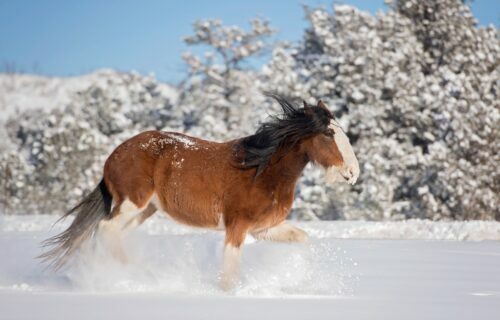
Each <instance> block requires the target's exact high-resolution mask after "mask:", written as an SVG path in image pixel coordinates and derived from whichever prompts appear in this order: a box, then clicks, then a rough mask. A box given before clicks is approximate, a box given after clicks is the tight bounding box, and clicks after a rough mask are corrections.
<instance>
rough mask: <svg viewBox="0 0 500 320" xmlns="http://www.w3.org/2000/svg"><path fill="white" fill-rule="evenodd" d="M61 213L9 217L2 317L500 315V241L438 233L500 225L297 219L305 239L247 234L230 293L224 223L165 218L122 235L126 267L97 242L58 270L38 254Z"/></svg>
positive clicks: (487, 234)
mask: <svg viewBox="0 0 500 320" xmlns="http://www.w3.org/2000/svg"><path fill="white" fill-rule="evenodd" d="M56 218H57V217H55V216H33V215H26V216H0V252H1V260H0V310H1V311H0V319H11V318H22V319H68V318H70V319H90V318H95V319H100V318H108V319H109V318H111V319H114V318H117V319H137V318H144V319H154V318H157V319H165V318H170V319H180V318H182V319H200V318H207V319H212V318H216V319H255V318H264V319H266V318H269V319H270V318H273V319H281V318H287V319H304V318H308V319H309V318H314V319H334V318H336V319H351V318H370V319H423V318H425V319H432V318H436V319H438V318H442V317H446V318H453V319H469V318H473V317H477V316H479V315H480V316H481V318H482V319H495V318H496V316H497V311H498V305H499V303H500V273H499V272H498V267H499V266H500V242H498V241H437V240H436V239H448V240H451V239H453V240H484V239H499V234H500V232H499V231H500V226H499V225H500V223H497V222H461V223H458V222H453V223H445V222H439V223H435V222H429V221H417V220H414V221H406V222H390V223H382V222H374V223H372V222H314V223H304V222H302V223H298V225H300V226H301V227H303V228H304V229H306V230H307V231H308V233H309V234H310V236H311V239H310V241H309V243H308V244H305V245H297V244H276V243H269V242H256V241H254V240H253V239H251V238H249V239H247V243H246V244H245V246H244V251H243V262H242V277H241V283H240V285H239V287H238V288H237V289H236V290H235V291H234V292H231V293H225V292H222V291H221V290H219V288H218V286H217V276H218V270H219V266H220V261H221V258H222V243H223V233H221V232H215V231H205V230H200V229H192V228H189V227H185V226H181V225H178V224H176V223H175V222H172V221H170V220H169V219H166V218H163V217H161V216H158V217H155V218H153V219H151V220H148V221H147V222H146V223H145V224H144V225H143V226H141V227H140V228H139V229H138V230H137V231H136V232H134V233H132V234H131V235H130V236H129V237H127V239H126V240H125V243H126V248H127V252H128V254H129V259H130V261H129V263H128V264H127V265H122V264H120V263H118V262H116V261H114V260H113V259H111V258H110V257H109V254H108V253H107V252H106V250H104V249H103V248H102V247H101V246H100V244H99V242H95V243H93V244H92V245H89V246H87V247H86V248H85V249H84V250H83V251H82V253H81V254H80V255H79V256H78V257H77V258H76V261H74V263H73V264H72V265H71V266H69V267H68V268H66V269H65V270H62V271H60V272H58V273H53V272H51V271H49V270H44V267H43V266H41V265H40V264H39V263H38V261H36V260H35V259H34V257H35V256H36V255H38V254H39V253H40V252H41V251H40V248H39V242H40V241H41V240H43V239H44V238H46V237H48V236H50V235H53V234H55V233H57V232H60V231H61V230H62V229H63V228H64V227H65V226H66V225H67V224H68V223H69V221H65V222H63V223H61V224H58V225H56V226H54V228H52V229H51V225H52V224H53V223H54V221H55V220H56ZM362 238H371V239H384V238H392V239H404V238H409V239H421V240H390V241H389V240H362ZM423 239H425V240H423Z"/></svg>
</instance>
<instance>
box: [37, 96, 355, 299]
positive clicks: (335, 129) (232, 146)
mask: <svg viewBox="0 0 500 320" xmlns="http://www.w3.org/2000/svg"><path fill="white" fill-rule="evenodd" d="M270 97H271V98H274V99H275V100H276V101H277V102H278V103H279V105H280V106H281V109H282V113H281V114H280V115H277V116H271V118H270V120H268V121H267V122H264V123H262V124H261V125H260V127H259V128H258V130H257V131H256V132H255V134H253V135H250V136H246V137H243V138H239V139H235V140H231V141H227V142H222V143H220V142H213V141H207V140H203V139H199V138H194V137H190V136H188V135H185V134H181V133H175V132H163V131H146V132H143V133H140V134H138V135H136V136H134V137H132V138H130V139H128V140H126V141H125V142H123V143H122V144H120V145H119V146H118V147H117V148H116V149H115V150H114V151H113V152H112V153H111V155H110V156H109V157H108V158H107V160H106V162H105V164H104V171H103V177H102V180H101V181H100V183H99V184H98V185H97V187H96V188H95V189H94V190H93V191H92V192H91V193H90V194H89V195H87V196H86V197H85V198H84V199H83V200H82V201H81V202H80V203H79V204H78V205H76V206H75V207H74V208H73V209H71V210H70V211H69V212H67V213H66V214H65V215H64V216H63V217H62V218H65V217H67V216H69V215H71V214H76V217H75V218H74V220H73V221H72V223H71V224H70V226H69V227H68V228H67V229H66V230H65V231H63V232H62V233H61V234H59V235H56V236H54V237H52V238H49V239H47V240H45V241H44V243H43V244H44V245H45V246H51V247H52V248H51V249H50V250H49V251H47V252H45V253H43V254H42V255H41V256H40V257H41V258H43V259H44V260H45V261H49V262H50V263H51V265H52V266H53V267H54V268H55V269H59V268H60V267H62V266H63V265H65V264H66V263H67V261H68V259H69V258H70V257H71V256H72V255H73V254H74V253H75V252H76V251H77V250H78V249H79V248H80V246H81V244H82V243H83V242H84V241H86V240H88V239H89V238H91V237H93V236H94V235H95V234H96V233H97V232H98V231H99V232H102V233H103V234H104V235H106V238H107V239H108V240H109V242H108V244H109V245H110V247H109V248H111V249H112V250H111V252H112V253H113V256H114V257H116V258H117V259H119V260H121V261H123V262H126V255H125V252H124V248H123V246H122V244H121V239H122V237H123V235H124V234H126V233H127V232H129V231H130V230H131V229H133V228H135V227H137V226H139V225H141V224H142V223H143V222H144V221H145V220H146V219H148V218H149V217H150V216H152V215H153V214H154V213H155V212H156V211H162V212H164V213H166V214H167V215H168V216H170V217H171V218H173V219H174V220H176V221H178V222H180V223H183V224H187V225H189V226H194V227H201V228H210V229H218V230H223V231H225V240H224V252H223V263H222V271H221V275H220V285H221V287H222V288H223V289H225V290H229V289H231V288H234V287H235V285H236V284H237V282H238V281H239V268H240V255H241V247H242V244H243V242H244V240H245V237H246V236H247V235H248V234H250V235H252V236H253V237H254V238H256V239H257V240H271V241H279V242H305V241H307V239H308V236H307V234H306V232H305V231H303V230H301V229H299V228H298V227H295V226H293V225H292V224H290V223H288V222H287V221H286V218H287V216H288V214H289V212H290V209H291V207H292V203H293V200H294V194H295V188H296V184H297V181H298V179H299V177H300V176H301V174H302V171H303V170H304V168H305V166H306V165H307V164H308V163H313V164H316V165H319V166H321V167H323V168H324V169H326V170H325V172H326V176H327V178H328V179H329V180H330V181H339V180H340V181H345V182H347V183H349V184H354V183H355V182H356V180H357V179H358V176H359V172H360V171H359V164H358V160H357V159H356V156H355V154H354V151H353V149H352V146H351V144H350V143H349V139H348V137H347V136H346V134H345V132H344V131H343V130H342V128H341V127H340V125H339V123H338V122H337V121H336V119H335V117H334V115H333V114H332V113H331V112H330V111H329V110H328V108H327V107H326V106H325V104H324V103H323V102H322V101H321V100H320V101H318V102H317V105H309V104H307V103H306V102H304V105H303V107H298V106H296V105H294V104H293V103H292V102H290V101H289V100H287V99H286V98H284V97H282V96H279V95H277V94H270ZM62 218H61V219H62Z"/></svg>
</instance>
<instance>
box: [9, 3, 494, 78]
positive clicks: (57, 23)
mask: <svg viewBox="0 0 500 320" xmlns="http://www.w3.org/2000/svg"><path fill="white" fill-rule="evenodd" d="M332 3H333V2H332V1H331V0H330V1H321V0H300V1H298V0H248V1H236V0H233V1H230V0H219V1H215V0H213V1H209V0H206V1H202V0H198V1H186V0H185V1H170V0H163V1H160V0H142V1H136V0H122V1H118V0H115V1H104V0H101V1H99V0H88V1H67V0H66V1H56V0H53V1H48V0H47V1H40V0H38V1H37V0H17V1H16V0H0V70H5V68H6V65H7V64H8V65H10V66H14V67H15V68H16V69H17V70H20V71H24V72H28V73H40V74H45V75H55V76H69V75H78V74H82V73H86V72H90V71H92V70H94V69H98V68H104V67H107V68H114V69H117V70H122V71H130V70H136V71H138V72H141V73H145V74H147V73H151V72H153V73H155V74H156V76H157V77H158V78H159V79H160V80H163V81H168V82H172V83H173V82H177V81H179V80H180V79H182V77H183V75H184V71H185V66H184V64H183V62H182V60H181V58H180V56H181V54H182V52H183V51H186V50H187V47H186V46H185V45H184V44H183V43H182V37H183V36H185V35H188V34H190V32H191V24H192V22H193V21H195V20H196V19H201V18H220V19H221V20H222V21H223V22H224V23H225V24H236V25H239V26H243V27H248V21H249V20H250V19H251V18H252V17H255V16H257V15H258V16H261V17H264V18H267V19H269V20H270V21H271V23H272V25H273V26H274V27H275V28H277V29H278V34H277V36H276V38H277V39H282V40H298V39H300V38H301V37H302V32H303V30H304V28H305V27H306V26H307V23H306V22H305V21H304V14H303V10H302V4H307V5H310V6H319V5H323V6H325V7H327V8H330V7H331V4H332ZM336 3H339V1H336ZM342 3H347V4H352V5H354V6H356V7H358V8H360V9H362V10H366V11H370V12H372V13H374V12H376V11H377V10H383V9H384V8H385V6H384V4H383V0H369V1H355V0H348V1H343V2H342ZM472 8H473V12H474V14H475V16H476V18H478V20H479V23H480V24H481V25H486V24H490V23H492V24H495V25H497V26H498V25H499V20H500V1H499V0H475V1H474V2H473V3H472Z"/></svg>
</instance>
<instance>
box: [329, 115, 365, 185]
mask: <svg viewBox="0 0 500 320" xmlns="http://www.w3.org/2000/svg"><path fill="white" fill-rule="evenodd" d="M328 127H329V128H330V129H332V130H333V132H335V135H334V136H333V137H334V139H335V143H336V144H337V148H338V149H339V151H340V154H341V155H342V158H343V159H344V164H343V166H342V167H335V166H331V167H329V168H328V169H327V172H326V175H327V179H328V180H329V181H331V182H335V181H347V183H349V184H355V183H356V180H358V177H359V163H358V159H357V158H356V155H355V154H354V150H352V146H351V143H350V142H349V138H348V137H347V135H346V134H345V133H344V130H342V128H341V127H340V125H339V124H338V123H337V122H336V121H335V120H332V121H331V122H330V125H329V126H328Z"/></svg>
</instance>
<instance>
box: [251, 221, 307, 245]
mask: <svg viewBox="0 0 500 320" xmlns="http://www.w3.org/2000/svg"><path fill="white" fill-rule="evenodd" d="M252 236H253V237H254V238H255V239H257V240H271V241H279V242H306V241H307V239H308V236H307V233H306V232H305V231H304V230H302V229H300V228H297V227H295V226H292V225H291V224H288V223H286V222H282V223H280V224H279V225H277V226H274V227H271V228H267V229H264V230H260V231H257V232H252Z"/></svg>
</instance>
